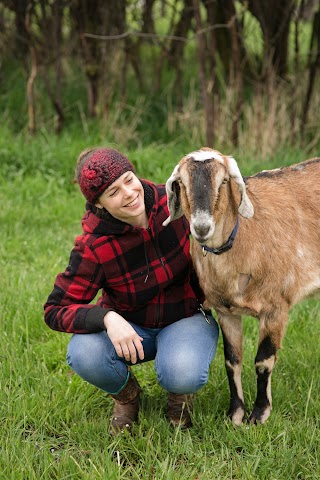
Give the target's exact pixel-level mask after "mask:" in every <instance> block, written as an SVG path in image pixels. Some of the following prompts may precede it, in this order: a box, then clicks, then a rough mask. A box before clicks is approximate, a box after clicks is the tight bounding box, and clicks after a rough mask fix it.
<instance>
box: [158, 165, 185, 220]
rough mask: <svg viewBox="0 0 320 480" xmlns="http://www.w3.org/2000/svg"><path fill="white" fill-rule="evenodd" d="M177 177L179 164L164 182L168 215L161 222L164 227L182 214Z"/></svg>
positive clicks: (178, 176)
mask: <svg viewBox="0 0 320 480" xmlns="http://www.w3.org/2000/svg"><path fill="white" fill-rule="evenodd" d="M179 178H180V175H179V165H177V166H176V167H175V168H174V170H173V172H172V174H171V177H170V178H168V180H167V183H166V192H167V197H168V199H167V202H168V210H169V217H168V218H167V219H166V220H165V221H164V222H163V224H162V225H163V226H164V227H166V226H167V225H168V224H169V223H170V222H172V221H173V220H177V219H178V218H180V217H182V215H183V211H182V209H181V203H180V186H179V183H178V181H177V180H178V179H179Z"/></svg>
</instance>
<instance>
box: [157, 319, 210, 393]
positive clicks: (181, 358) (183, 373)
mask: <svg viewBox="0 0 320 480" xmlns="http://www.w3.org/2000/svg"><path fill="white" fill-rule="evenodd" d="M218 338H219V328H218V325H217V323H216V321H215V320H214V318H213V317H210V323H209V324H208V323H207V322H206V321H205V319H204V317H203V315H202V314H196V315H194V316H193V317H190V318H186V319H182V320H180V321H178V322H176V323H175V324H172V325H169V326H168V327H165V328H164V329H163V331H162V332H161V333H160V334H159V340H158V351H157V356H156V361H155V368H156V372H157V376H158V381H159V383H160V385H161V386H162V387H163V388H164V389H165V390H168V391H169V392H172V393H180V394H181V393H194V392H196V391H197V390H199V389H200V388H201V387H203V386H204V385H206V383H207V382H208V377H209V368H210V364H211V362H212V359H213V358H214V356H215V352H216V347H217V342H218Z"/></svg>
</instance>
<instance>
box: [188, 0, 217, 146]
mask: <svg viewBox="0 0 320 480" xmlns="http://www.w3.org/2000/svg"><path fill="white" fill-rule="evenodd" d="M193 7H194V17H195V22H196V30H197V52H198V61H199V79H200V86H201V93H202V102H203V108H204V112H205V124H206V127H205V128H206V133H205V137H206V145H207V146H208V147H211V146H213V140H214V108H213V96H212V94H210V91H212V90H211V89H210V84H209V82H210V79H209V82H208V80H207V74H206V40H205V33H204V32H203V27H202V21H201V14H200V5H199V0H193Z"/></svg>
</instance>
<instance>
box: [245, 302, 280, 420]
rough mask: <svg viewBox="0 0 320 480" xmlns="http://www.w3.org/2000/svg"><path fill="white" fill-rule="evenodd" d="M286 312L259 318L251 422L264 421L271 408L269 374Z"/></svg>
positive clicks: (278, 345)
mask: <svg viewBox="0 0 320 480" xmlns="http://www.w3.org/2000/svg"><path fill="white" fill-rule="evenodd" d="M287 318H288V312H287V311H286V312H282V314H281V315H280V316H278V315H277V318H270V316H269V318H261V319H260V333H259V347H258V352H257V355H256V359H255V368H256V374H257V397H256V401H255V404H254V407H253V411H252V413H251V415H250V417H249V421H250V422H251V423H258V422H259V423H265V421H266V420H267V419H268V417H269V416H270V413H271V409H272V395H271V374H272V370H273V367H274V365H275V363H276V358H277V351H278V349H279V348H280V347H281V342H282V338H283V335H284V330H285V326H286V323H287Z"/></svg>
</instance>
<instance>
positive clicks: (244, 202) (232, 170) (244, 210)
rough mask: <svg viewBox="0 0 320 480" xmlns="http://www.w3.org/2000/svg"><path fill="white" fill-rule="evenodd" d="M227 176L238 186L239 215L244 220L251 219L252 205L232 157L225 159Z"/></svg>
mask: <svg viewBox="0 0 320 480" xmlns="http://www.w3.org/2000/svg"><path fill="white" fill-rule="evenodd" d="M227 161H228V170H229V175H230V177H231V178H233V180H234V181H235V182H236V184H237V185H238V188H239V191H240V193H241V202H240V205H239V208H238V211H239V213H240V215H241V216H242V217H244V218H251V217H252V216H253V214H254V210H253V205H252V203H251V201H250V199H249V197H248V195H247V192H246V186H245V183H244V181H243V178H242V175H241V173H240V170H239V167H238V165H237V162H236V161H235V159H234V158H233V157H227Z"/></svg>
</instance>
